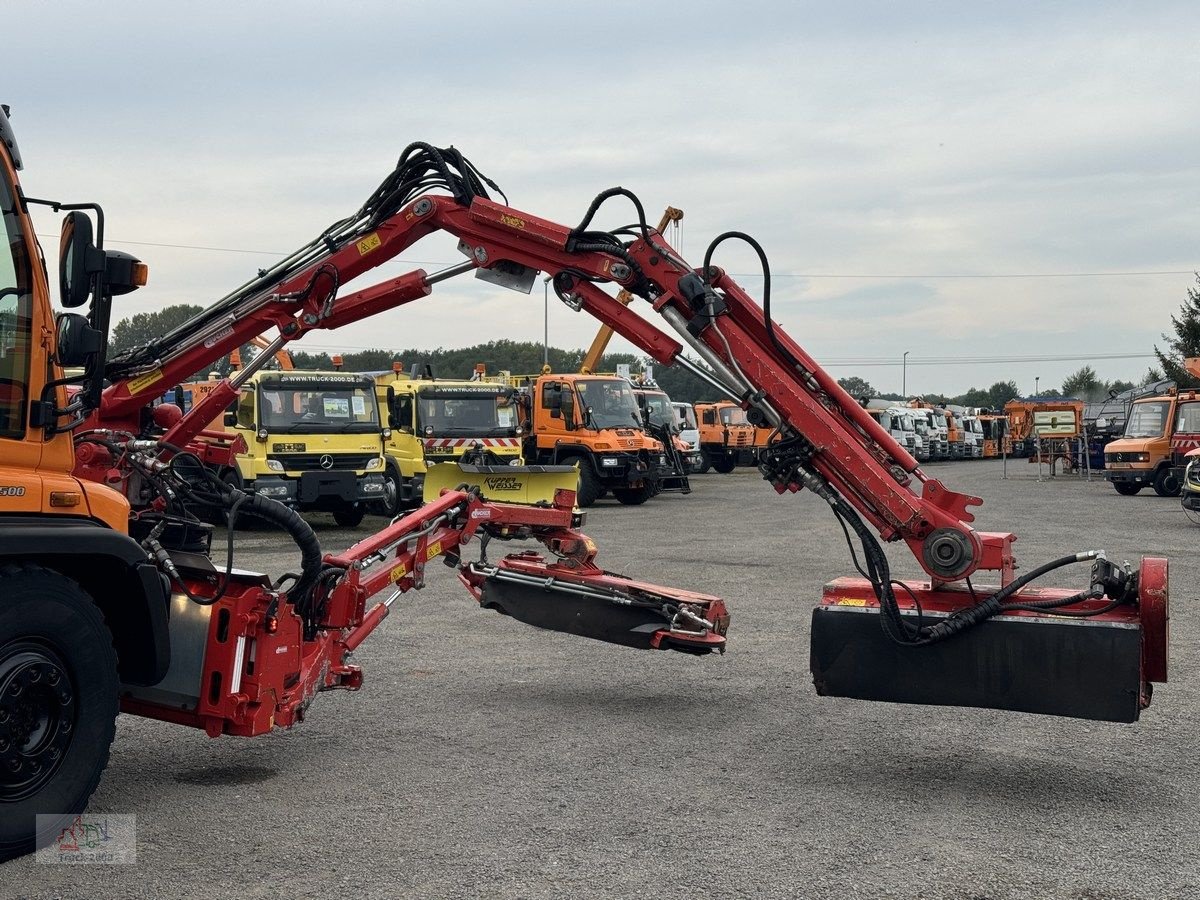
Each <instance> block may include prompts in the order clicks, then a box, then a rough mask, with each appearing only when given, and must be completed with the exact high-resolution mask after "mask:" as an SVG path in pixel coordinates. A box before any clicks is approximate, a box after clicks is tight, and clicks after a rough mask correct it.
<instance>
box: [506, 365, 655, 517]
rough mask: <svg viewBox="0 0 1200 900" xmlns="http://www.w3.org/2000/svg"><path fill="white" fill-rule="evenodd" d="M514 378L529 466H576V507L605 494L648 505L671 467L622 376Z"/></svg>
mask: <svg viewBox="0 0 1200 900" xmlns="http://www.w3.org/2000/svg"><path fill="white" fill-rule="evenodd" d="M513 381H514V383H515V384H516V385H517V386H519V387H520V388H521V390H522V402H521V406H520V409H521V417H522V420H521V424H522V426H523V427H524V428H525V430H526V435H525V442H524V452H525V461H526V463H527V464H530V465H574V466H576V467H577V468H578V469H579V491H578V493H577V495H576V502H577V503H578V504H579V506H581V507H587V506H591V505H592V504H593V503H595V502H596V500H597V499H599V498H600V497H601V496H602V494H603V493H604V492H606V491H608V492H611V493H612V495H613V496H614V497H616V499H617V500H618V501H619V502H621V503H623V504H626V505H638V504H641V503H645V502H646V501H647V500H648V499H650V497H652V496H654V494H655V493H657V490H658V484H657V482H658V481H659V480H660V479H661V478H662V477H664V476H666V475H669V474H670V472H671V471H672V470H671V467H670V466H669V464H668V461H667V457H666V452H665V448H664V447H663V445H662V443H660V442H659V441H658V440H656V439H655V438H653V437H651V436H650V434H649V433H647V431H646V429H645V427H644V425H643V420H642V413H641V410H640V408H639V407H638V402H637V398H636V397H635V396H634V394H633V388H632V387H631V386H630V384H629V382H628V381H626V380H625V379H624V378H621V377H619V376H616V375H590V374H571V375H556V374H552V373H544V374H541V375H536V376H516V377H515V378H514V379H513Z"/></svg>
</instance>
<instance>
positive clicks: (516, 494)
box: [423, 462, 579, 505]
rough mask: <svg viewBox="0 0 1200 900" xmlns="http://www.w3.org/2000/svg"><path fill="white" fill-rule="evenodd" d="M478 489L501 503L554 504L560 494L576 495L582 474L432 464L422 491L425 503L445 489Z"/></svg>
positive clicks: (560, 469)
mask: <svg viewBox="0 0 1200 900" xmlns="http://www.w3.org/2000/svg"><path fill="white" fill-rule="evenodd" d="M462 484H466V485H468V486H469V487H476V488H479V491H480V492H481V493H482V494H483V496H485V497H487V498H488V499H489V500H495V501H497V502H500V503H524V504H527V505H532V504H535V503H553V502H554V495H555V493H556V492H557V491H560V490H565V491H575V490H576V489H577V488H578V487H579V470H578V469H576V468H575V467H574V466H478V465H471V464H469V463H455V462H441V463H431V464H430V465H429V467H428V470H427V471H426V473H425V485H424V488H423V493H424V499H425V502H426V503H429V502H430V501H432V500H436V499H437V498H438V496H439V495H440V494H441V492H442V490H443V489H447V490H454V489H456V488H457V487H458V486H459V485H462Z"/></svg>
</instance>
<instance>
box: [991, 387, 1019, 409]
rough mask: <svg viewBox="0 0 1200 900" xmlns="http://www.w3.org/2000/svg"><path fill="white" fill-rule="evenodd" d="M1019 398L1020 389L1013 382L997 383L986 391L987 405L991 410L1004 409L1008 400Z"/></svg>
mask: <svg viewBox="0 0 1200 900" xmlns="http://www.w3.org/2000/svg"><path fill="white" fill-rule="evenodd" d="M1020 396H1021V389H1020V388H1018V387H1017V383H1016V382H1015V381H997V382H996V383H995V384H993V385H992V386H991V387H990V388H988V389H987V403H986V404H985V405H986V406H988V407H989V408H991V409H1004V404H1005V403H1007V402H1008V401H1009V400H1012V399H1014V398H1016V397H1020Z"/></svg>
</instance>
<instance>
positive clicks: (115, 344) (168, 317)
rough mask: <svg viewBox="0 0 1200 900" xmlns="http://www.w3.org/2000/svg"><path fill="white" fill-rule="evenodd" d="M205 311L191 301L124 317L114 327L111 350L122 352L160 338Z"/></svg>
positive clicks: (110, 343)
mask: <svg viewBox="0 0 1200 900" xmlns="http://www.w3.org/2000/svg"><path fill="white" fill-rule="evenodd" d="M202 312H204V307H203V306H196V305H194V304H191V303H177V304H175V305H174V306H164V307H163V308H162V309H158V310H155V311H154V312H144V313H138V314H137V315H134V316H130V317H129V318H128V319H122V320H121V321H120V322H118V323H117V324H116V325H114V326H113V329H112V337H111V339H110V340H109V342H108V344H109V350H110V351H111V352H114V353H120V352H121V351H122V350H132V349H133V348H134V347H141V346H143V345H144V344H148V343H150V342H151V341H152V340H154V339H155V338H160V337H162V336H163V335H164V334H166V333H167V332H169V331H174V330H175V329H176V328H178V327H179V326H180V325H182V324H183V323H184V322H186V321H188V320H189V319H191V318H193V317H195V316H197V315H199V314H200V313H202Z"/></svg>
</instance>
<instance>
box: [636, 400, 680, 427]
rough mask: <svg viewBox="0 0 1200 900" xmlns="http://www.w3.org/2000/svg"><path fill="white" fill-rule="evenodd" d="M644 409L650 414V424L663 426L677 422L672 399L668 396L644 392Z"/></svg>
mask: <svg viewBox="0 0 1200 900" xmlns="http://www.w3.org/2000/svg"><path fill="white" fill-rule="evenodd" d="M641 401H642V408H643V409H645V410H646V412H647V413H648V414H649V418H650V424H651V425H657V426H660V427H661V426H663V425H670V424H672V423H674V421H675V414H674V413H673V412H672V410H671V398H670V397H668V396H667V395H666V394H659V393H650V392H647V391H643V392H642V394H641Z"/></svg>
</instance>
